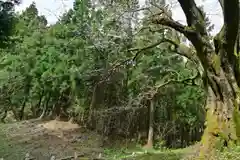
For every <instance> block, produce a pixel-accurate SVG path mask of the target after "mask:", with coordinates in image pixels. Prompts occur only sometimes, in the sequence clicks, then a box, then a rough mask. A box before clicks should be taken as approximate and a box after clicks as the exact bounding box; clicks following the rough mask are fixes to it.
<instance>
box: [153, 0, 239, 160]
mask: <svg viewBox="0 0 240 160" xmlns="http://www.w3.org/2000/svg"><path fill="white" fill-rule="evenodd" d="M178 2H179V3H180V5H181V8H182V9H183V12H184V14H185V16H186V19H187V26H184V25H182V24H180V23H178V22H176V21H174V20H173V19H172V18H171V17H168V18H166V17H164V16H162V17H156V16H155V17H153V20H152V22H153V23H155V24H161V25H165V26H168V27H171V28H173V29H175V30H176V31H179V32H181V33H182V34H184V35H185V36H186V37H187V38H188V40H190V41H191V43H192V44H193V46H194V48H195V49H196V55H197V57H198V59H199V60H200V62H201V65H202V66H203V72H202V73H203V74H201V76H202V79H203V83H204V87H205V90H206V93H207V95H208V98H207V103H206V110H207V116H206V128H205V130H204V134H203V136H202V141H201V144H202V145H201V150H200V159H201V158H202V159H212V158H215V157H214V156H215V151H216V149H217V148H218V147H220V148H222V147H225V146H226V147H227V146H229V145H230V144H231V143H235V142H237V141H238V140H239V137H240V131H239V130H240V118H239V117H240V114H239V106H240V93H239V87H240V64H239V57H238V56H236V55H235V54H234V47H235V46H236V40H237V37H238V30H239V28H238V27H239V1H238V0H231V1H229V0H221V1H220V3H221V7H222V10H223V16H224V25H223V27H222V29H221V31H220V32H219V33H218V34H217V35H216V37H215V38H214V46H213V45H212V43H211V42H210V41H211V37H210V36H209V33H208V32H207V25H206V22H205V20H206V19H205V18H206V17H204V14H203V11H201V10H200V9H199V8H198V7H197V5H196V3H195V1H194V0H178Z"/></svg>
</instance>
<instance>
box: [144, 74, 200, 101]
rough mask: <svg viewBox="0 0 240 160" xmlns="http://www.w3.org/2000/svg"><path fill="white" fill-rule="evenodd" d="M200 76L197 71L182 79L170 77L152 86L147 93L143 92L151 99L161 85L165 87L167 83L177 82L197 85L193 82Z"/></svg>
mask: <svg viewBox="0 0 240 160" xmlns="http://www.w3.org/2000/svg"><path fill="white" fill-rule="evenodd" d="M200 77H201V75H200V73H199V72H197V74H196V75H194V76H192V77H189V78H186V79H182V80H176V79H171V80H168V81H166V82H163V83H161V84H159V85H156V86H154V87H153V88H152V89H150V90H149V91H148V92H147V93H145V95H149V99H152V98H154V96H155V95H156V94H157V93H158V92H159V89H161V88H162V87H165V86H167V85H169V84H176V83H179V84H185V85H192V86H197V84H196V83H195V80H196V79H197V78H200Z"/></svg>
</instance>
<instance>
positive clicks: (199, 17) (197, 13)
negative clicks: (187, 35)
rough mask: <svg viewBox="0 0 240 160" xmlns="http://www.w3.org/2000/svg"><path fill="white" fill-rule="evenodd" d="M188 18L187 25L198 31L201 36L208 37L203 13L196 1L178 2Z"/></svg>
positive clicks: (184, 0) (182, 0)
mask: <svg viewBox="0 0 240 160" xmlns="http://www.w3.org/2000/svg"><path fill="white" fill-rule="evenodd" d="M178 2H179V3H180V5H181V8H182V9H183V12H184V14H185V16H186V18H187V24H188V26H190V27H193V28H195V29H196V31H198V32H200V34H201V35H207V30H206V25H205V21H204V16H203V13H202V11H201V10H200V9H199V8H198V7H197V5H196V3H195V1H194V0H178Z"/></svg>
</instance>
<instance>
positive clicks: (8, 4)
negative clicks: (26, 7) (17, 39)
mask: <svg viewBox="0 0 240 160" xmlns="http://www.w3.org/2000/svg"><path fill="white" fill-rule="evenodd" d="M19 3H20V1H19V0H10V1H0V23H1V26H0V41H1V43H0V45H1V47H6V43H7V42H8V40H9V36H10V35H12V32H13V30H14V25H15V23H14V6H15V5H16V4H19Z"/></svg>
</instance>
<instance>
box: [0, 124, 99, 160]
mask: <svg viewBox="0 0 240 160" xmlns="http://www.w3.org/2000/svg"><path fill="white" fill-rule="evenodd" d="M6 126H7V127H6ZM1 133H4V135H2V138H3V137H4V139H5V141H7V142H8V146H7V147H8V149H7V150H11V148H12V149H13V150H15V149H14V147H16V146H20V148H21V149H22V151H21V152H27V153H29V154H30V156H31V157H34V158H35V159H37V160H49V159H50V157H51V156H53V155H55V156H56V158H64V157H67V156H73V155H74V154H80V155H84V157H98V156H100V155H102V153H103V149H102V146H103V142H102V137H101V136H100V135H98V134H97V133H95V132H92V131H88V130H87V129H85V128H81V127H80V126H78V125H77V124H73V123H71V122H63V121H57V120H52V121H46V122H42V121H37V120H29V121H23V122H18V123H13V124H7V125H5V127H1ZM0 142H1V141H0ZM4 148H5V149H6V146H5V147H4ZM18 148H19V147H18ZM23 148H24V149H23ZM0 153H1V151H0ZM27 153H24V154H27ZM21 154H23V153H21ZM2 156H3V158H4V159H7V160H8V159H9V160H11V159H10V158H9V157H12V153H10V152H9V155H8V154H7V153H6V154H5V155H0V158H1V157H2ZM21 159H22V158H21ZM16 160H17V159H16ZM19 160H20V157H19Z"/></svg>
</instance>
